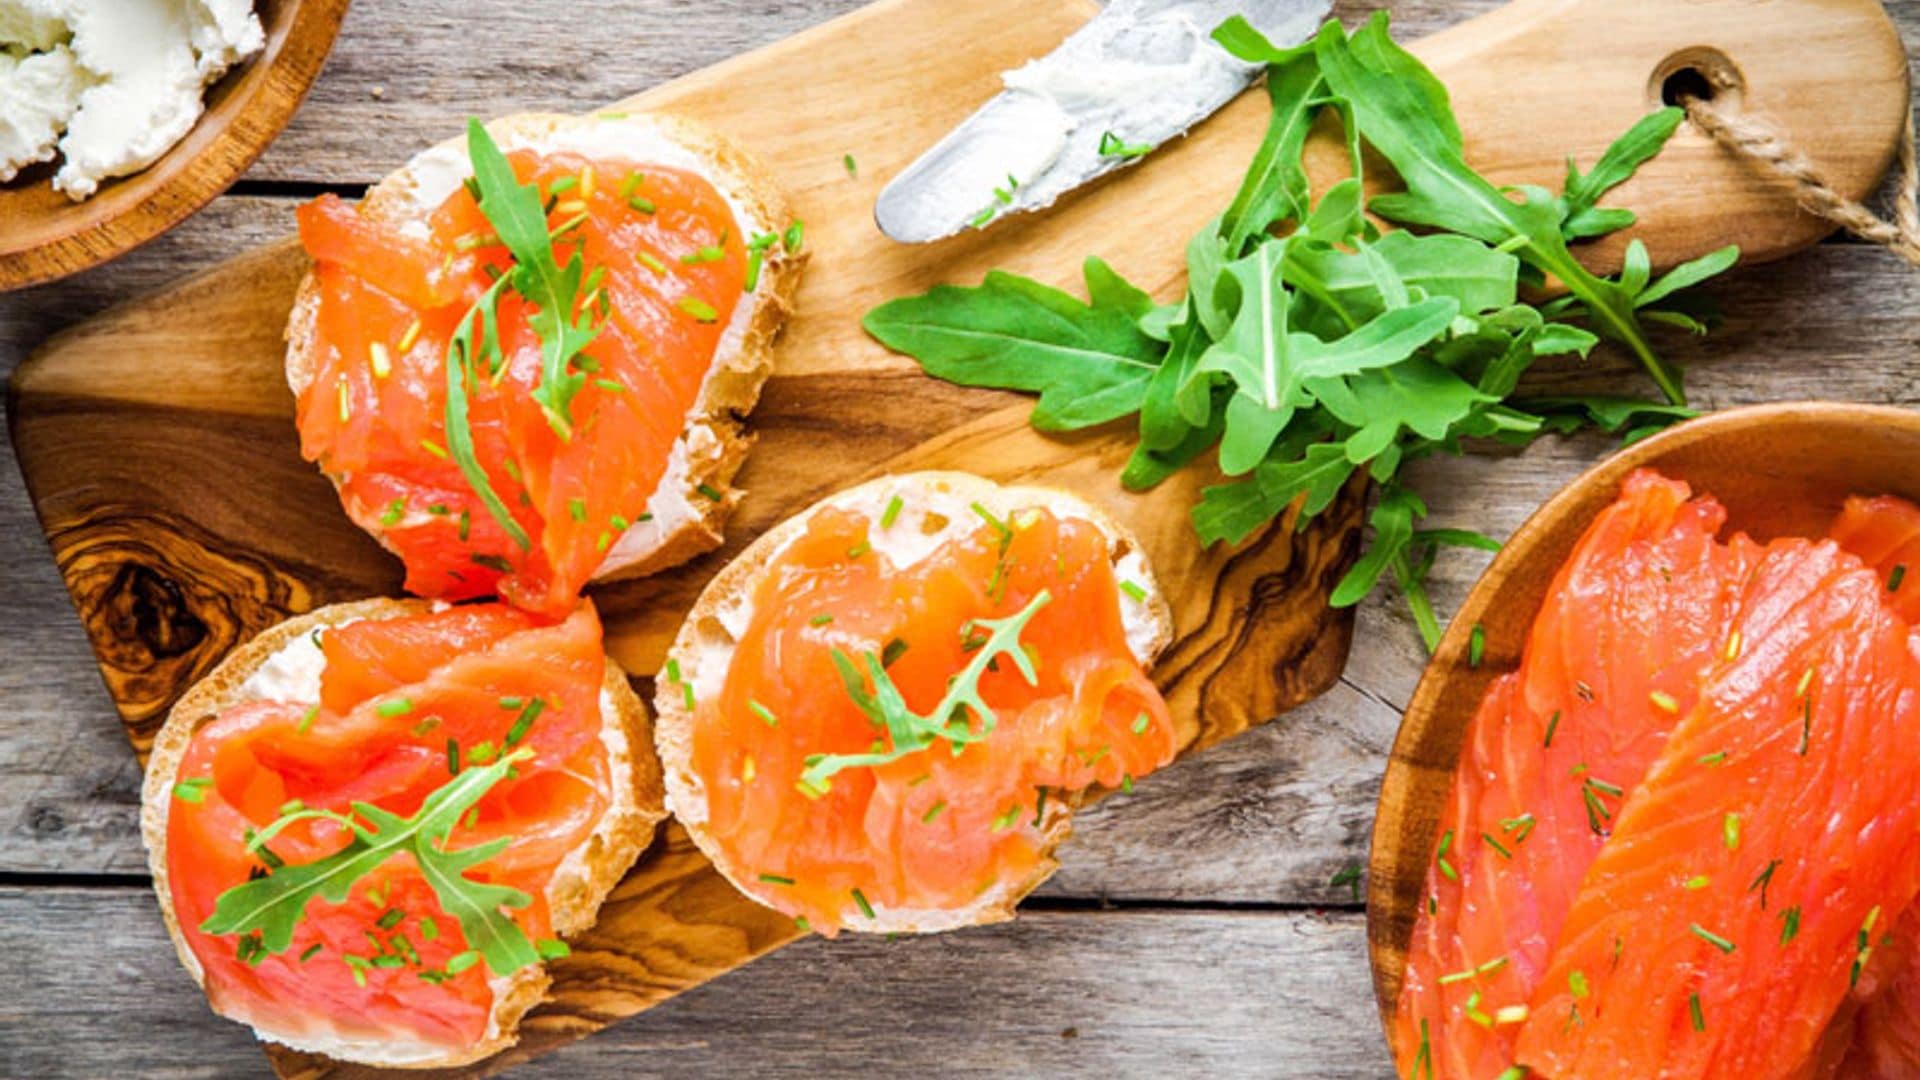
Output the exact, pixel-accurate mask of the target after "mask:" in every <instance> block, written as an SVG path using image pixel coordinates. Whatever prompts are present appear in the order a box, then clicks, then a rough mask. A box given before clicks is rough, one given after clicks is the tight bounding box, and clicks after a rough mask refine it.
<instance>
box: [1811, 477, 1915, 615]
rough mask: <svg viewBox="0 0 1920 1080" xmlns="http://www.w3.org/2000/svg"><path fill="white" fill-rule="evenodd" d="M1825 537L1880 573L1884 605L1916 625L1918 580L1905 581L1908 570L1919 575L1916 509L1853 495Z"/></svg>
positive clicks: (1895, 501) (1891, 497)
mask: <svg viewBox="0 0 1920 1080" xmlns="http://www.w3.org/2000/svg"><path fill="white" fill-rule="evenodd" d="M1828 535H1829V536H1831V537H1832V538H1833V540H1834V542H1835V543H1837V544H1839V545H1840V546H1841V547H1843V548H1845V549H1847V550H1848V551H1850V552H1852V553H1853V554H1855V555H1857V556H1859V557H1860V561H1861V562H1863V563H1866V564H1867V565H1868V566H1871V567H1873V568H1874V569H1876V570H1878V571H1879V572H1880V575H1881V579H1882V580H1883V581H1885V582H1886V583H1887V602H1888V603H1889V604H1890V605H1892V607H1893V609H1894V611H1896V612H1898V613H1899V615H1900V617H1901V618H1903V619H1905V620H1907V622H1908V623H1910V624H1911V623H1916V622H1920V580H1916V581H1914V582H1913V583H1912V584H1911V585H1909V584H1908V582H1907V570H1908V568H1909V567H1911V568H1912V569H1913V570H1914V572H1915V573H1916V574H1920V506H1915V505H1914V504H1912V503H1910V502H1908V501H1907V500H1905V499H1902V498H1899V497H1898V496H1894V495H1878V496H1875V497H1873V498H1862V497H1860V496H1858V495H1856V496H1853V497H1852V498H1849V499H1848V500H1847V501H1846V503H1845V504H1844V505H1843V506H1842V507H1841V510H1840V516H1839V517H1837V518H1835V519H1834V522H1833V528H1832V529H1831V530H1830V531H1829V532H1828Z"/></svg>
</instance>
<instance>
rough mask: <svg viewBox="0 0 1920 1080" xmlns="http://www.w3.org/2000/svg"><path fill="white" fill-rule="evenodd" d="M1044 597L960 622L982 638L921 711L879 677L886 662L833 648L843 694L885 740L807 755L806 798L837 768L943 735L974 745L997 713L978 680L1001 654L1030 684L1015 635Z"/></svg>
mask: <svg viewBox="0 0 1920 1080" xmlns="http://www.w3.org/2000/svg"><path fill="white" fill-rule="evenodd" d="M1052 599H1053V597H1052V595H1051V594H1050V593H1048V592H1047V591H1045V590H1044V589H1043V590H1041V591H1040V592H1039V593H1038V594H1037V595H1035V596H1034V598H1033V599H1032V600H1029V601H1028V602H1027V606H1026V607H1023V608H1021V609H1020V610H1019V611H1017V612H1014V613H1013V614H1012V615H1008V616H1006V617H1005V618H1000V619H975V620H973V621H972V622H969V623H967V624H966V625H965V626H964V627H962V628H961V632H962V633H963V634H967V635H970V636H971V635H973V634H974V633H976V632H977V631H985V637H984V638H983V639H978V640H979V644H978V647H977V648H975V649H974V650H973V657H972V659H970V660H968V661H967V666H966V667H964V668H962V669H961V670H960V673H959V674H958V675H956V676H954V678H953V681H952V682H951V683H949V684H948V685H947V692H946V695H945V696H944V697H942V698H941V699H940V702H939V704H937V705H935V706H934V707H933V708H932V710H930V711H929V712H927V713H926V714H925V715H922V714H920V713H916V712H914V711H913V710H912V709H911V708H910V707H908V705H907V701H906V698H904V697H902V696H901V694H900V688H899V687H897V686H895V685H894V683H893V679H892V678H891V677H889V676H888V675H887V665H886V662H885V661H884V660H883V659H882V658H881V657H879V656H876V655H875V654H873V653H872V652H865V653H862V654H861V655H860V662H859V663H858V664H856V663H855V661H854V659H853V658H852V657H850V656H848V655H847V654H846V653H845V652H843V651H841V650H839V649H835V650H833V663H834V666H835V667H836V668H838V669H839V671H840V680H841V682H843V683H845V684H846V688H847V694H848V696H849V697H851V698H853V702H854V704H855V705H858V706H859V707H860V711H861V712H863V713H866V714H867V718H868V719H870V720H872V721H873V723H874V726H876V727H879V728H882V729H884V730H885V731H886V732H887V734H888V736H889V737H890V739H891V740H892V743H891V745H890V746H888V747H885V748H881V749H875V750H874V751H872V752H870V753H865V754H810V755H808V756H807V760H806V768H805V770H804V771H802V772H801V774H800V785H801V787H802V789H803V790H805V791H807V792H808V793H810V794H814V795H820V794H825V793H826V792H827V790H828V789H829V788H830V787H831V785H832V778H833V776H834V774H836V773H838V772H840V771H841V770H843V769H855V768H862V767H868V766H874V765H887V764H890V763H892V762H895V761H898V760H900V759H901V758H903V757H906V756H907V755H908V754H912V753H917V752H919V751H921V750H925V749H927V748H928V747H930V746H932V745H933V743H934V741H935V740H936V739H945V740H946V741H947V742H949V743H951V744H952V746H953V749H954V752H955V753H958V752H959V751H960V748H961V747H963V746H966V745H967V744H968V743H976V742H979V741H981V740H982V739H985V738H986V737H987V736H988V735H991V734H992V733H993V729H994V725H995V723H996V721H997V718H996V717H995V716H994V713H993V709H992V708H991V707H990V706H988V705H987V703H986V701H985V700H984V699H982V698H981V697H980V677H981V676H982V675H985V674H986V673H987V671H988V670H989V669H990V668H992V667H994V666H995V664H996V662H997V661H998V660H999V659H1000V657H1002V656H1004V657H1006V658H1007V659H1009V660H1011V661H1013V665H1014V667H1015V668H1017V669H1018V670H1019V672H1020V676H1021V678H1024V679H1026V680H1027V683H1028V685H1033V684H1034V683H1035V682H1036V680H1037V679H1038V678H1039V675H1038V673H1037V672H1035V670H1034V667H1033V658H1032V657H1031V656H1029V655H1028V654H1027V650H1026V648H1025V647H1024V646H1023V645H1022V644H1021V643H1020V635H1021V633H1022V632H1024V631H1025V630H1026V628H1027V624H1028V623H1029V622H1032V621H1033V616H1034V614H1035V613H1036V612H1038V611H1039V610H1040V609H1041V608H1043V607H1045V606H1047V603H1048V601H1050V600H1052ZM968 644H969V645H972V644H974V641H973V640H969V641H968ZM863 667H864V671H863V670H862V668H863ZM869 681H871V682H872V684H873V689H872V690H868V689H867V684H868V682H869ZM969 712H971V713H972V714H973V715H974V716H977V717H979V719H980V730H978V731H975V730H974V729H973V726H972V721H971V720H969V719H968V715H967V714H968V713H969Z"/></svg>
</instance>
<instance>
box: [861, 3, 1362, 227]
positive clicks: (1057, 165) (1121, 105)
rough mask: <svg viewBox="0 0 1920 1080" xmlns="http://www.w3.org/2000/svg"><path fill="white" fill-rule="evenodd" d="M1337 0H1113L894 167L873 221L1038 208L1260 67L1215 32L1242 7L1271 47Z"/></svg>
mask: <svg viewBox="0 0 1920 1080" xmlns="http://www.w3.org/2000/svg"><path fill="white" fill-rule="evenodd" d="M1331 6H1332V4H1331V0H1112V2H1111V3H1109V4H1108V5H1107V7H1106V8H1105V9H1104V10H1102V11H1101V12H1100V13H1099V14H1098V15H1096V16H1094V17H1093V19H1092V20H1091V21H1089V22H1088V23H1087V25H1085V26H1083V27H1081V28H1080V29H1079V30H1077V31H1075V32H1074V33H1073V34H1072V36H1070V37H1068V38H1067V40H1066V41H1064V42H1062V43H1061V44H1060V47H1059V48H1057V49H1055V50H1053V51H1052V52H1050V53H1048V54H1047V55H1045V56H1043V57H1040V58H1039V59H1037V60H1034V61H1031V62H1029V63H1028V64H1027V65H1026V66H1024V67H1020V68H1016V69H1014V70H1012V71H1009V72H1007V73H1005V75H1003V76H1002V79H1003V81H1004V82H1005V85H1006V89H1005V90H1003V91H1001V92H1000V93H999V94H998V95H996V96H995V97H994V98H993V99H992V100H990V101H988V102H987V103H986V104H985V105H982V106H981V107H980V109H979V110H978V111H977V112H975V113H974V114H973V115H972V116H970V117H968V118H967V119H966V120H965V121H964V122H962V123H961V124H960V126H959V127H957V128H954V129H953V131H951V132H950V133H948V135H947V137H946V138H944V139H942V140H940V141H939V142H938V143H936V144H935V145H934V147H933V148H932V149H930V150H928V151H927V152H926V153H924V154H922V155H920V158H919V159H918V160H916V161H915V162H914V163H913V164H912V165H909V166H907V168H906V169H905V170H904V171H903V172H901V173H900V175H898V176H896V177H894V178H893V180H892V182H890V183H889V184H888V185H887V186H886V188H885V190H883V191H881V192H880V199H879V201H878V202H877V203H876V204H875V205H874V215H873V216H874V220H875V222H877V223H878V224H879V226H880V231H881V232H884V233H886V234H887V235H888V236H890V237H892V238H894V239H895V240H899V241H901V242H903V243H925V242H927V241H931V240H939V239H942V238H944V237H948V236H952V235H953V234H955V233H957V232H960V231H961V230H962V229H966V228H969V227H971V228H985V227H986V226H987V225H989V224H991V223H992V222H994V221H996V220H998V219H1000V218H1002V217H1005V216H1007V215H1009V214H1013V213H1019V212H1022V211H1027V210H1038V209H1041V208H1043V207H1046V206H1050V205H1052V204H1053V202H1054V200H1056V199H1058V198H1059V197H1060V196H1062V195H1064V194H1066V193H1067V192H1069V191H1071V190H1073V189H1074V188H1076V187H1079V186H1080V185H1081V184H1084V183H1086V182H1087V181H1089V180H1092V179H1093V178H1095V177H1097V176H1102V175H1104V174H1106V173H1109V172H1112V171H1113V170H1115V169H1118V168H1121V167H1123V166H1126V165H1130V164H1132V163H1133V162H1135V161H1138V160H1139V159H1140V158H1141V157H1143V156H1145V155H1146V154H1147V153H1149V152H1151V150H1152V149H1153V148H1155V147H1158V146H1160V145H1162V144H1163V143H1165V142H1166V141H1167V140H1169V139H1172V138H1175V137H1176V136H1179V135H1184V134H1185V133H1186V132H1187V130H1188V129H1189V128H1191V127H1192V126H1193V125H1195V124H1197V123H1199V122H1200V121H1201V120H1204V119H1206V118H1207V117H1208V116H1211V115H1212V114H1213V113H1214V111H1215V110H1217V109H1219V108H1220V107H1221V106H1222V105H1225V104H1226V103H1227V102H1229V101H1231V100H1233V98H1234V97H1236V96H1237V95H1238V94H1239V93H1240V92H1241V91H1242V90H1245V89H1246V88H1247V86H1248V85H1249V84H1251V83H1252V82H1253V80H1254V79H1255V78H1256V77H1257V76H1258V75H1259V74H1260V71H1261V68H1260V66H1259V65H1256V64H1247V63H1242V62H1241V61H1239V60H1237V59H1235V58H1234V57H1233V56H1231V55H1229V54H1228V53H1227V51H1226V50H1225V49H1222V48H1221V47H1220V46H1219V45H1218V44H1216V43H1215V42H1214V41H1213V39H1212V37H1211V36H1210V35H1211V34H1212V33H1213V29H1214V27H1216V26H1218V25H1219V24H1220V23H1222V22H1224V21H1226V20H1227V19H1228V18H1229V17H1231V16H1233V15H1244V16H1246V18H1247V21H1248V22H1250V23H1252V24H1253V25H1254V26H1255V27H1256V28H1258V29H1259V30H1260V31H1261V32H1263V33H1265V34H1266V35H1267V37H1268V38H1269V39H1270V40H1272V41H1273V42H1274V44H1276V45H1280V46H1288V45H1294V44H1297V43H1299V42H1301V41H1305V40H1306V39H1307V37H1308V36H1309V35H1311V34H1312V33H1313V32H1314V31H1315V30H1316V29H1318V28H1319V25H1320V22H1321V20H1322V19H1324V18H1325V17H1326V14H1327V11H1328V9H1329V8H1330V7H1331Z"/></svg>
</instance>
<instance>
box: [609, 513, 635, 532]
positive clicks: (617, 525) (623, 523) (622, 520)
mask: <svg viewBox="0 0 1920 1080" xmlns="http://www.w3.org/2000/svg"><path fill="white" fill-rule="evenodd" d="M607 524H609V525H611V526H613V529H614V531H615V532H626V531H627V529H628V527H629V526H630V525H631V524H632V523H631V522H629V521H628V520H627V519H626V516H625V515H623V514H615V515H613V516H612V517H609V518H608V519H607Z"/></svg>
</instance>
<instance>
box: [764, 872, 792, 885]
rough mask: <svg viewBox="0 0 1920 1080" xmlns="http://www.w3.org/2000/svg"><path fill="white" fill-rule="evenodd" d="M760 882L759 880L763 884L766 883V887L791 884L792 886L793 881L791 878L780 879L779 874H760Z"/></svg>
mask: <svg viewBox="0 0 1920 1080" xmlns="http://www.w3.org/2000/svg"><path fill="white" fill-rule="evenodd" d="M760 880H761V881H763V882H765V883H767V884H768V885H791V884H793V879H792V878H790V877H781V876H780V875H779V874H761V875H760Z"/></svg>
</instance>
